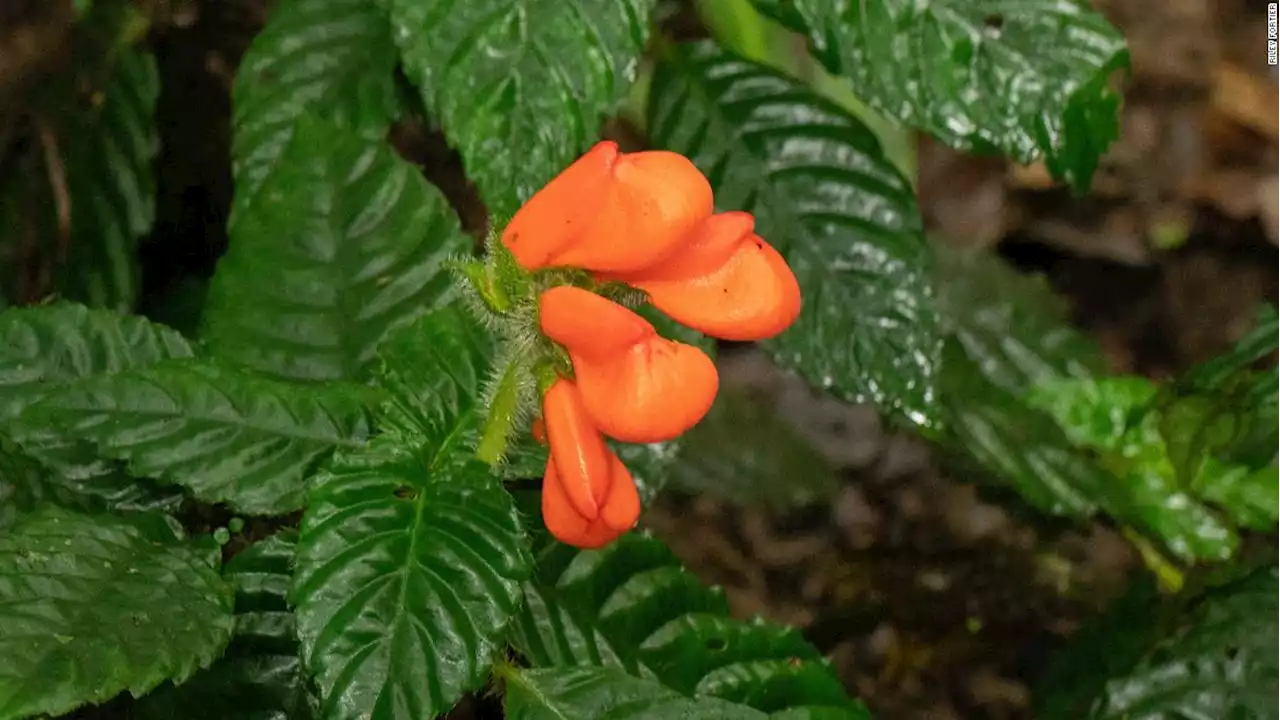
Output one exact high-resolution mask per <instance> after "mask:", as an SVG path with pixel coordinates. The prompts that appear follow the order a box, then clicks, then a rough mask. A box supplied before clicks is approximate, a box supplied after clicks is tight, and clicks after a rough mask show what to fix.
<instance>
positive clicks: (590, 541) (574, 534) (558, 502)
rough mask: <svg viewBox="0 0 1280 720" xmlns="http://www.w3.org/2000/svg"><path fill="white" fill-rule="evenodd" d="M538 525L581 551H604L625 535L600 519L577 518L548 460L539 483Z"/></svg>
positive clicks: (552, 465)
mask: <svg viewBox="0 0 1280 720" xmlns="http://www.w3.org/2000/svg"><path fill="white" fill-rule="evenodd" d="M614 459H615V460H616V459H617V458H614ZM633 487H634V486H633ZM542 522H543V523H544V524H545V525H546V526H547V531H548V532H550V533H551V535H552V536H553V537H554V538H555V539H557V540H559V541H560V542H562V543H564V544H566V545H572V546H574V547H578V548H583V549H594V548H600V547H604V546H605V545H608V544H609V543H611V542H613V541H614V540H615V539H617V537H618V536H619V535H621V534H622V533H623V532H625V531H626V530H615V529H614V528H612V527H610V526H609V525H608V524H606V523H605V522H603V521H602V520H601V519H597V520H588V519H587V518H585V517H583V516H582V515H579V514H578V512H577V511H576V510H574V508H573V503H571V502H569V498H568V495H567V494H566V493H565V490H564V485H563V483H561V481H560V476H559V473H557V472H556V465H555V461H554V460H552V459H550V458H548V460H547V472H546V475H545V476H544V477H543V479H542ZM627 529H629V528H627Z"/></svg>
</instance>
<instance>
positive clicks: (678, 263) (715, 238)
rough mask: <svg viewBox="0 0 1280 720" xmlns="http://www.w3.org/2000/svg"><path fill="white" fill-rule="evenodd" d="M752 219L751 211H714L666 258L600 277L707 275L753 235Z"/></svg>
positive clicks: (640, 278)
mask: <svg viewBox="0 0 1280 720" xmlns="http://www.w3.org/2000/svg"><path fill="white" fill-rule="evenodd" d="M755 227H756V220H755V218H754V217H752V216H751V213H745V212H737V211H735V212H726V213H717V214H715V215H712V216H711V217H709V218H707V219H706V220H704V221H703V222H702V224H701V225H699V226H698V227H697V228H695V229H694V231H693V232H692V233H691V234H690V236H689V238H688V239H687V240H686V241H685V242H686V245H685V246H684V247H682V248H680V249H679V250H677V251H676V252H675V253H674V254H672V255H671V256H669V257H668V258H667V259H666V260H663V261H662V262H660V263H658V264H657V265H654V266H652V267H647V268H644V269H643V270H639V271H637V272H634V273H626V274H621V273H618V274H613V275H609V276H606V277H605V278H602V279H609V280H619V281H621V282H625V283H628V284H630V285H635V284H636V283H635V282H634V281H646V282H654V281H658V280H666V281H670V280H688V279H690V278H695V277H699V276H702V275H708V274H710V273H713V272H715V271H716V270H718V269H720V268H721V267H723V266H724V264H725V263H726V262H728V261H729V258H730V257H732V256H733V254H734V252H736V251H737V250H738V248H739V247H740V246H742V244H743V243H745V242H747V241H748V240H749V239H750V238H751V237H753V232H752V231H754V230H755Z"/></svg>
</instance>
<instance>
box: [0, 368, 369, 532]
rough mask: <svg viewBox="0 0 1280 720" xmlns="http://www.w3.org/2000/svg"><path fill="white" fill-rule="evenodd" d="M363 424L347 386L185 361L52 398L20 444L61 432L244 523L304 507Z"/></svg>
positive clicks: (32, 411)
mask: <svg viewBox="0 0 1280 720" xmlns="http://www.w3.org/2000/svg"><path fill="white" fill-rule="evenodd" d="M365 423H366V421H365V413H364V409H363V407H362V404H361V396H360V395H359V394H358V391H356V390H354V389H352V388H344V387H343V386H342V385H341V384H330V385H327V386H325V387H322V388H321V387H317V388H308V387H302V386H297V385H294V384H291V383H286V382H283V381H279V380H271V379H268V378H264V377H261V376H257V375H255V374H253V373H249V372H245V371H242V370H237V369H235V368H232V367H228V366H224V365H219V364H217V363H213V362H209V361H205V360H180V361H171V362H164V363H159V364H156V365H153V366H151V367H147V368H141V369H137V370H132V371H127V372H121V373H116V374H114V375H109V376H104V377H96V378H92V379H88V380H84V381H81V382H79V383H77V384H75V385H73V386H70V387H67V388H64V389H62V390H60V391H58V392H55V393H52V394H50V395H49V396H47V397H46V398H44V399H43V400H42V401H41V402H39V403H37V404H35V405H33V406H31V407H29V408H27V409H26V410H25V411H24V412H23V414H22V416H21V418H20V419H19V421H18V422H17V423H15V428H16V429H15V436H16V437H17V439H18V441H19V443H23V441H24V432H31V433H35V434H36V435H37V436H41V435H44V434H46V433H47V432H48V431H50V430H54V429H56V432H57V434H58V435H59V436H61V437H64V438H72V439H76V440H84V441H88V442H91V443H93V444H94V445H95V446H96V447H97V450H98V453H99V454H100V455H101V456H103V457H108V458H112V459H116V460H124V461H127V463H128V466H129V470H130V472H131V473H132V474H134V475H135V476H137V477H155V478H159V479H162V480H164V481H166V482H170V483H175V484H180V485H182V486H183V487H186V488H189V489H190V490H191V492H192V494H194V495H195V496H196V497H197V498H199V499H201V500H204V501H206V502H210V503H226V504H227V505H228V506H229V507H230V508H232V509H234V510H236V511H238V512H242V513H245V514H249V515H280V514H284V513H287V512H290V511H293V510H297V509H299V508H301V507H302V505H303V500H304V496H305V490H306V480H307V478H308V477H309V476H310V475H311V473H312V472H314V470H315V468H316V467H317V466H318V465H319V464H320V463H321V462H322V461H324V460H325V459H326V458H328V456H329V455H330V454H331V453H332V452H333V451H334V449H336V448H338V447H356V446H358V445H360V444H361V443H362V442H363V439H364V436H365V434H366V433H367V431H368V428H367V427H366V424H365ZM29 449H31V448H29ZM32 452H33V454H34V455H36V456H37V457H42V456H41V451H40V449H39V447H36V448H34V449H32ZM55 462H56V458H55Z"/></svg>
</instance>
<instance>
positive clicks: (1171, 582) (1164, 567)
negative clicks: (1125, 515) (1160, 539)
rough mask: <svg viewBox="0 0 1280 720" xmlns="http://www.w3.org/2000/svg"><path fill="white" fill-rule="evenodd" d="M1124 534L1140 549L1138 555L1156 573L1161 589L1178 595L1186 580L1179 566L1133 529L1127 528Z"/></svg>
mask: <svg viewBox="0 0 1280 720" xmlns="http://www.w3.org/2000/svg"><path fill="white" fill-rule="evenodd" d="M1122 533H1123V534H1124V536H1125V538H1127V539H1128V540H1129V542H1131V543H1133V545H1134V547H1136V548H1138V554H1139V555H1141V556H1142V561H1143V562H1144V563H1146V565H1147V567H1148V568H1150V570H1151V572H1153V573H1155V576H1156V580H1157V581H1158V582H1159V583H1160V587H1161V589H1163V590H1165V591H1166V592H1171V593H1176V592H1178V591H1179V590H1181V589H1182V585H1183V583H1184V582H1185V581H1186V578H1185V577H1184V576H1183V574H1182V570H1180V569H1179V568H1178V566H1177V565H1175V564H1173V563H1172V562H1170V561H1169V560H1168V558H1166V557H1165V556H1164V554H1163V553H1161V552H1160V550H1158V549H1157V548H1156V546H1155V545H1154V544H1152V542H1151V541H1150V540H1148V539H1147V538H1145V537H1143V536H1142V535H1141V534H1139V533H1138V532H1137V531H1136V530H1134V529H1133V528H1129V527H1126V528H1124V529H1123V530H1122Z"/></svg>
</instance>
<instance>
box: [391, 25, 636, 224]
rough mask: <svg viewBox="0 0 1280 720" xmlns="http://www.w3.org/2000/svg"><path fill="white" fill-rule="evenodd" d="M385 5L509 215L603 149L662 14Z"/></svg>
mask: <svg viewBox="0 0 1280 720" xmlns="http://www.w3.org/2000/svg"><path fill="white" fill-rule="evenodd" d="M381 1H382V3H383V5H384V6H386V7H387V8H388V11H389V13H390V15H391V21H392V24H393V25H394V26H395V28H396V42H397V43H398V44H399V46H400V51H401V53H402V55H403V59H404V65H405V70H406V72H407V73H408V75H409V77H410V79H412V80H413V82H414V83H415V84H416V85H417V86H418V89H419V91H420V92H421V93H422V97H423V100H424V101H425V102H426V105H427V107H428V108H429V109H430V110H431V111H432V113H433V114H434V115H435V116H436V117H437V118H439V119H440V123H441V124H442V125H443V126H444V132H445V135H446V136H447V137H448V138H449V141H450V143H451V144H452V145H453V146H454V147H456V148H457V149H458V152H459V153H460V154H461V155H462V161H463V163H464V164H465V165H466V167H467V175H468V177H470V178H471V180H472V181H473V182H475V184H476V186H477V187H478V188H479V190H480V196H481V197H482V198H483V199H484V201H485V204H486V205H487V206H488V208H489V210H490V211H491V212H493V213H496V214H498V215H508V214H510V213H513V212H515V210H516V209H517V208H518V207H519V205H520V203H522V202H523V201H525V200H527V199H529V197H530V196H532V195H533V193H534V192H535V191H537V190H538V188H540V187H542V185H543V184H545V183H546V182H547V181H548V180H550V179H551V178H552V177H554V176H555V175H556V174H558V173H559V172H560V171H561V170H562V169H564V168H565V167H566V166H567V165H569V163H571V162H572V161H573V160H575V159H576V158H577V157H578V156H579V155H580V154H581V153H582V152H583V151H585V150H586V149H587V147H588V146H589V145H590V144H591V142H592V141H594V140H595V139H596V137H597V135H598V132H599V129H600V125H601V123H602V121H603V116H604V115H606V114H608V113H609V112H611V111H612V110H613V109H614V108H615V107H616V105H617V104H618V102H619V101H621V100H622V98H623V97H624V96H625V94H626V92H627V89H628V87H629V86H630V83H631V80H632V78H633V77H634V75H635V69H636V65H637V59H638V56H639V55H640V50H641V48H642V47H643V46H644V43H645V39H646V37H647V35H648V30H649V13H650V10H651V9H652V7H653V6H654V4H655V3H654V0H495V1H494V2H446V3H441V2H436V1H435V0H381ZM513 150H514V151H513Z"/></svg>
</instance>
